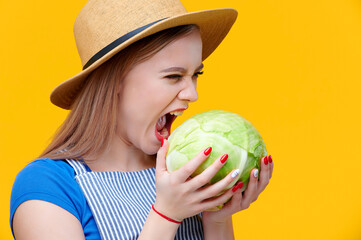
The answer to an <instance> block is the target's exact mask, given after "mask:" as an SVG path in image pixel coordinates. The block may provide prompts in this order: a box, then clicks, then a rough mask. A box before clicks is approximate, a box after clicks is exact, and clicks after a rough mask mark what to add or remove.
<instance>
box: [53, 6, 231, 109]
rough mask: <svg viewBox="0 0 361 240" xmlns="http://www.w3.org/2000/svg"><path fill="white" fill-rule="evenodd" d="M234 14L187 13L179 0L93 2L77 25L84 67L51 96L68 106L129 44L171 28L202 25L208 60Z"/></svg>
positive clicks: (78, 42)
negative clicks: (92, 75) (86, 82)
mask: <svg viewBox="0 0 361 240" xmlns="http://www.w3.org/2000/svg"><path fill="white" fill-rule="evenodd" d="M236 18H237V11H236V10H235V9H212V10H205V11H198V12H187V11H186V9H185V8H184V7H183V5H182V3H181V2H180V1H179V0H89V1H88V2H87V3H86V4H85V6H84V7H83V8H82V9H81V11H80V13H79V14H78V16H77V18H76V20H75V23H74V37H75V41H76V46H77V48H78V53H79V56H80V59H81V62H82V65H83V70H82V71H81V72H80V73H78V74H77V75H75V76H73V77H71V78H70V79H68V80H67V81H65V82H63V83H61V84H60V85H59V86H57V87H56V88H55V89H54V90H53V92H52V93H51V96H50V100H51V102H52V103H53V104H55V105H57V106H59V107H61V108H64V109H70V106H71V104H72V102H73V100H74V98H75V96H76V94H77V93H78V91H79V89H80V87H81V83H82V81H83V80H84V79H85V78H86V77H87V76H88V75H89V74H90V73H91V72H92V71H94V70H95V69H96V68H97V67H99V66H100V65H101V64H103V63H104V62H105V61H107V60H108V59H110V58H111V57H112V56H114V55H115V54H116V53H118V52H119V51H121V50H122V49H124V48H125V47H127V46H129V45H130V44H132V43H134V42H136V41H138V40H140V39H142V38H144V37H146V36H149V35H151V34H154V33H156V32H159V31H162V30H165V29H168V28H172V27H176V26H180V25H187V24H196V25H198V26H199V27H200V32H201V37H202V41H203V53H202V55H203V56H202V58H203V60H204V59H206V58H207V57H208V56H209V55H210V54H211V53H212V52H213V51H214V50H215V49H216V48H217V46H218V45H219V44H220V43H221V41H222V40H223V38H224V37H225V36H226V35H227V33H228V31H229V30H230V28H231V27H232V25H233V23H234V21H235V20H236Z"/></svg>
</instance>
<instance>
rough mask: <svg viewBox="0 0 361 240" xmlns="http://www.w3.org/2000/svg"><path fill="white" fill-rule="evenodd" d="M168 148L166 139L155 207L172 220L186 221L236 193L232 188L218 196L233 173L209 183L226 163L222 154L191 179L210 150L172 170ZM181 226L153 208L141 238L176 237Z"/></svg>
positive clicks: (160, 156) (159, 161)
mask: <svg viewBox="0 0 361 240" xmlns="http://www.w3.org/2000/svg"><path fill="white" fill-rule="evenodd" d="M167 149H168V141H166V140H164V144H163V147H161V148H160V150H159V151H158V154H157V163H156V177H155V180H156V200H155V203H154V207H155V209H156V210H157V211H159V212H160V213H162V214H164V215H165V216H167V217H169V218H171V219H174V220H176V221H182V220H183V219H185V218H187V217H191V216H194V215H197V214H198V213H200V212H202V211H205V210H206V209H210V208H214V207H216V206H218V205H220V204H223V203H224V202H226V200H227V199H229V198H231V197H232V196H233V194H234V192H232V191H231V189H230V190H229V191H226V192H225V193H224V194H221V195H219V196H217V195H218V194H219V193H221V192H222V191H223V189H224V188H225V187H226V186H227V185H229V184H230V183H231V182H232V181H233V180H234V177H232V172H231V173H230V174H229V175H228V176H226V177H225V178H224V179H222V180H220V181H218V182H217V183H215V184H213V185H207V183H209V181H210V180H211V179H212V178H213V176H214V175H215V174H216V173H217V172H218V171H219V169H220V168H221V167H222V166H223V165H224V163H225V160H224V161H223V160H222V161H221V159H222V157H219V158H218V159H216V161H215V162H214V163H213V164H212V165H211V166H209V167H208V168H207V169H206V170H204V171H203V172H202V173H201V174H199V175H197V176H196V177H194V178H190V176H191V175H192V173H193V172H194V171H195V170H196V169H197V168H198V167H199V165H200V164H201V163H202V162H203V161H204V160H206V159H207V158H208V156H209V154H210V150H209V151H204V152H203V151H202V152H200V153H199V154H198V155H197V156H195V157H194V158H193V159H192V160H190V161H189V162H187V163H186V164H185V165H184V166H183V167H181V168H180V169H178V170H176V171H174V172H172V173H169V172H168V171H167V167H166V160H165V156H166V153H167ZM225 159H226V158H225ZM214 196H217V197H214ZM230 224H232V223H230ZM178 227H179V224H176V223H173V222H170V221H168V220H166V219H164V218H163V217H161V216H159V215H158V214H157V213H155V212H154V211H153V210H151V211H150V213H149V215H148V218H147V220H146V222H145V225H144V227H143V229H142V232H141V234H140V237H139V239H141V240H146V239H164V240H166V239H174V236H175V234H176V232H177V229H178ZM218 239H223V238H218Z"/></svg>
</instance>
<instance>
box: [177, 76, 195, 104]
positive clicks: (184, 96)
mask: <svg viewBox="0 0 361 240" xmlns="http://www.w3.org/2000/svg"><path fill="white" fill-rule="evenodd" d="M183 83H184V84H182V89H181V91H180V92H179V93H178V98H179V99H181V100H183V101H188V102H195V101H197V100H198V92H197V80H194V79H192V78H187V79H186V80H185V81H183Z"/></svg>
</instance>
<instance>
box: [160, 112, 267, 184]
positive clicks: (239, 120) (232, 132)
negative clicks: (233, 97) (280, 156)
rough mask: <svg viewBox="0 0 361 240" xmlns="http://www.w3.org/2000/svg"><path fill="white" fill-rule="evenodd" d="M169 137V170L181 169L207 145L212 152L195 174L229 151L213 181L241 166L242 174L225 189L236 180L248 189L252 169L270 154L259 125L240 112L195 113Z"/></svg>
mask: <svg viewBox="0 0 361 240" xmlns="http://www.w3.org/2000/svg"><path fill="white" fill-rule="evenodd" d="M168 141H169V149H168V152H167V157H166V164H167V168H168V171H169V172H172V171H175V170H177V169H179V168H180V167H182V166H183V165H184V164H186V163H187V162H188V161H189V160H191V159H192V158H194V157H195V156H196V155H197V154H198V153H199V152H201V151H202V150H204V149H206V148H207V147H212V152H211V154H210V156H209V157H208V159H207V160H206V161H205V162H203V163H202V164H201V165H200V167H199V168H198V169H197V170H196V171H195V172H194V174H193V175H192V177H194V176H196V175H198V174H200V173H201V172H202V171H203V170H204V169H206V168H207V167H208V166H210V165H211V164H212V163H213V162H214V161H215V160H216V159H217V158H218V157H220V156H221V155H223V154H226V153H227V154H228V159H227V161H226V163H225V164H224V166H223V167H222V168H221V169H220V170H219V172H218V173H217V174H216V175H215V176H214V177H213V178H212V180H211V181H210V184H213V183H215V182H217V181H219V180H221V179H223V178H224V177H225V176H227V175H228V174H229V173H230V172H231V171H232V170H234V169H237V168H238V169H239V170H240V174H239V175H238V176H237V177H236V178H235V179H234V181H233V182H232V183H231V184H229V185H228V186H227V187H226V189H229V188H231V187H232V186H233V185H234V184H235V183H236V182H237V181H241V182H243V189H245V188H246V186H247V184H248V182H249V177H250V172H251V170H252V169H253V168H257V169H260V160H261V158H262V157H264V156H267V150H266V147H265V144H264V142H263V140H262V137H261V135H260V134H259V132H258V131H257V129H256V128H255V127H253V125H252V124H251V123H250V122H249V121H247V120H246V119H244V118H243V117H241V116H240V115H238V114H236V113H232V112H227V111H223V110H212V111H208V112H203V113H199V114H197V115H194V116H193V117H191V118H189V119H188V120H186V121H185V122H184V123H183V124H181V125H180V126H179V127H178V128H177V129H175V130H174V131H173V133H172V134H171V135H170V137H169V139H168ZM226 189H225V190H226Z"/></svg>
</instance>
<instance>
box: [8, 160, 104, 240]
mask: <svg viewBox="0 0 361 240" xmlns="http://www.w3.org/2000/svg"><path fill="white" fill-rule="evenodd" d="M74 177H75V171H74V169H73V168H72V167H71V166H70V165H69V164H68V163H67V162H66V161H62V160H52V159H48V158H44V159H37V160H35V161H33V162H31V163H30V164H28V165H27V166H26V167H25V168H24V169H22V170H21V171H20V172H19V173H18V175H17V176H16V179H15V182H14V185H13V189H12V193H11V200H10V225H11V230H12V231H13V228H12V221H13V216H14V213H15V211H16V209H17V208H18V207H19V205H20V204H21V203H23V202H25V201H27V200H35V199H36V200H43V201H47V202H51V203H53V204H55V205H58V206H60V207H62V208H63V209H65V210H67V211H68V212H70V213H71V214H73V215H74V216H75V217H76V218H77V219H78V220H79V222H80V223H81V225H82V227H83V231H84V235H85V238H86V239H87V240H93V239H100V235H99V231H98V228H97V226H96V223H95V220H94V217H93V214H92V212H91V210H90V208H89V205H88V204H87V201H86V199H85V196H84V194H83V192H82V190H81V188H80V186H79V185H78V183H77V182H76V181H75V178H74Z"/></svg>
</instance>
